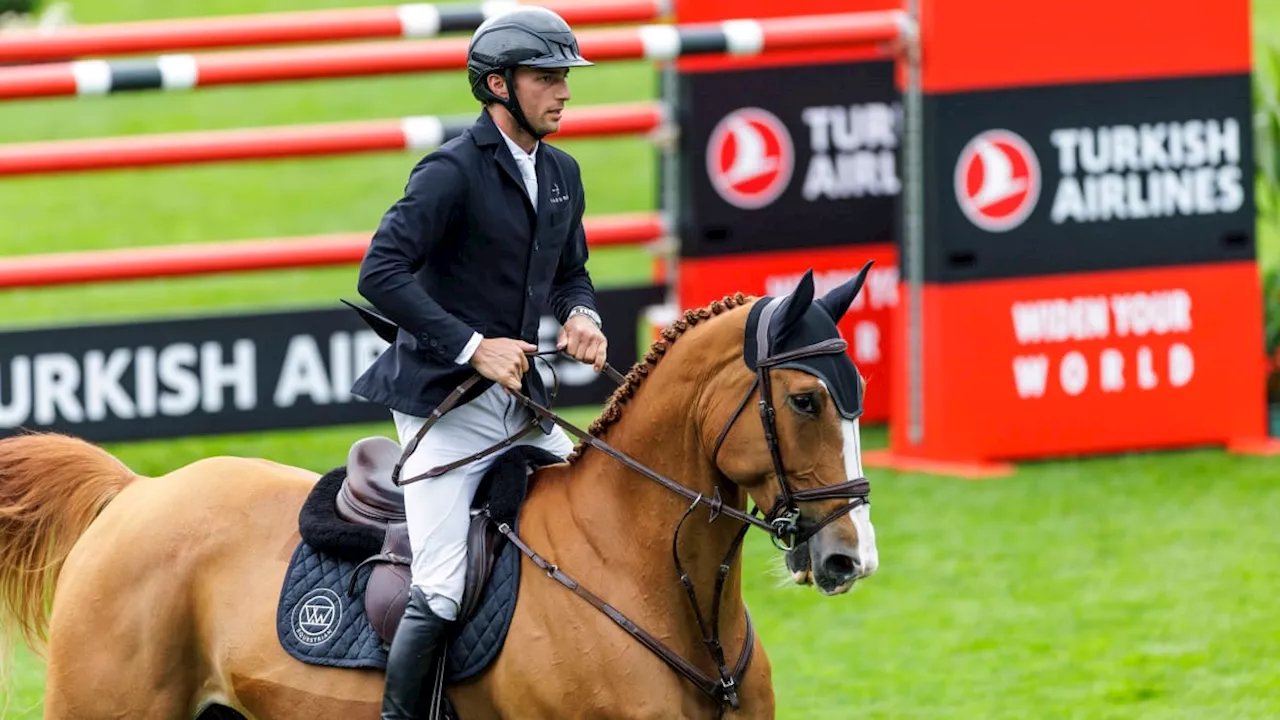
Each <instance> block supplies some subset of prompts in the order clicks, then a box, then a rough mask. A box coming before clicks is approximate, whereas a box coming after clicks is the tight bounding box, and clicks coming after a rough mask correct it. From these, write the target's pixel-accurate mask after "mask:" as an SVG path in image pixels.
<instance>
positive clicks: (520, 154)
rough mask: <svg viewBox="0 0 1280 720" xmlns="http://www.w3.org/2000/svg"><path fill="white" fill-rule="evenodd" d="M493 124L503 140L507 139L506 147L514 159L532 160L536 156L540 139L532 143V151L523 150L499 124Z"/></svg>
mask: <svg viewBox="0 0 1280 720" xmlns="http://www.w3.org/2000/svg"><path fill="white" fill-rule="evenodd" d="M493 126H494V127H496V128H498V134H500V135H502V139H503V140H506V141H507V147H509V148H511V155H512V156H514V157H515V159H516V160H529V161H531V162H532V161H533V160H534V159H535V158H536V156H537V154H538V148H539V147H540V146H541V145H542V143H541V142H540V141H538V142H535V143H534V144H533V152H525V151H524V148H522V147H520V146H519V145H517V144H516V141H515V140H512V139H511V138H509V137H507V133H506V132H505V131H503V129H502V126H501V125H499V124H498V123H494V124H493Z"/></svg>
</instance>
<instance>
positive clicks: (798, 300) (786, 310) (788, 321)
mask: <svg viewBox="0 0 1280 720" xmlns="http://www.w3.org/2000/svg"><path fill="white" fill-rule="evenodd" d="M812 304H813V268H809V270H808V271H807V272H805V274H804V276H803V277H801V278H800V282H798V283H796V289H795V290H792V291H791V294H790V295H789V296H787V299H786V300H785V301H783V308H782V317H780V318H778V320H777V321H776V323H777V324H776V325H774V327H776V328H777V329H778V330H777V333H776V334H775V335H774V337H775V338H780V337H782V336H783V335H786V334H787V331H788V330H790V329H791V327H792V326H793V325H795V324H796V323H797V322H799V321H800V318H802V317H804V314H805V312H806V311H807V310H808V309H809V306H810V305H812Z"/></svg>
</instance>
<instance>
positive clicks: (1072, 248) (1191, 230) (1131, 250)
mask: <svg viewBox="0 0 1280 720" xmlns="http://www.w3.org/2000/svg"><path fill="white" fill-rule="evenodd" d="M1250 123H1251V118H1250V87H1249V76H1248V75H1230V76H1220V77H1195V78H1177V79H1171V80H1147V81H1139V82H1125V83H1107V84H1090V85H1061V86H1047V87H1033V88H1017V89H1013V90H999V91H989V92H967V93H957V94H947V95H939V96H929V97H926V98H925V101H924V124H925V126H926V127H933V128H936V130H935V131H934V132H931V133H929V135H928V138H930V140H929V141H928V142H926V144H925V148H924V157H925V169H924V178H925V233H926V237H927V239H926V242H925V248H926V249H925V253H926V256H925V278H926V280H929V281H933V282H952V281H964V280H975V279H986V278H1007V277H1026V276H1029V275H1044V274H1053V273H1065V272H1087V271H1094V270H1108V269H1131V268H1138V267H1159V266H1169V265H1179V264H1191V263H1202V262H1215V261H1227V260H1243V259H1251V258H1253V257H1254V252H1255V239H1254V199H1253V195H1254V187H1253V172H1254V171H1253V142H1252V132H1251V125H1250ZM904 262H907V261H906V260H905V259H904Z"/></svg>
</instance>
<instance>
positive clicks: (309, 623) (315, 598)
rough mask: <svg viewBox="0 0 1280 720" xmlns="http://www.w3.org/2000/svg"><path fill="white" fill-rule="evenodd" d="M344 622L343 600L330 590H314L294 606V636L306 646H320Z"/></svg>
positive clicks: (292, 618) (292, 617) (292, 615)
mask: <svg viewBox="0 0 1280 720" xmlns="http://www.w3.org/2000/svg"><path fill="white" fill-rule="evenodd" d="M340 620H342V600H341V599H340V598H339V597H338V594H337V593H335V592H333V591H332V590H329V589H328V588H320V589H319V590H312V591H311V592H309V593H307V594H306V595H304V596H303V597H302V599H301V600H299V601H298V604H297V605H295V606H293V612H292V613H291V624H292V626H293V636H294V637H296V638H298V642H300V643H302V644H304V645H319V644H320V643H323V642H325V641H327V640H328V639H329V638H331V637H333V634H334V633H335V632H337V630H338V622H339V621H340Z"/></svg>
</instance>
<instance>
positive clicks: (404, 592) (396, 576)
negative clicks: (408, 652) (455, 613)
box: [357, 522, 412, 644]
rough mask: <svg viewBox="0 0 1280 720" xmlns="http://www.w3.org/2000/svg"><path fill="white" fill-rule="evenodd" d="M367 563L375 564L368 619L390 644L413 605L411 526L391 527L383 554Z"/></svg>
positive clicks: (368, 595) (367, 597) (368, 591)
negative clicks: (410, 604)
mask: <svg viewBox="0 0 1280 720" xmlns="http://www.w3.org/2000/svg"><path fill="white" fill-rule="evenodd" d="M365 562H370V563H373V564H374V565H373V572H372V573H370V574H369V583H368V585H366V586H365V590H364V611H365V615H366V616H368V618H369V623H370V624H371V625H373V629H374V631H375V632H377V633H378V637H380V638H382V641H383V642H385V643H388V644H390V643H391V639H392V638H394V637H395V635H396V628H398V627H400V618H401V617H402V616H403V615H404V607H405V605H406V604H408V602H409V582H410V580H411V579H412V572H411V570H410V563H412V551H411V549H410V545H409V526H408V525H407V524H405V523H402V522H401V523H392V524H391V525H389V526H387V535H386V538H385V539H383V541H382V552H381V553H379V554H377V555H374V556H373V557H371V558H369V559H368V560H366V561H365ZM362 564H363V563H362ZM357 571H358V568H357Z"/></svg>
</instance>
